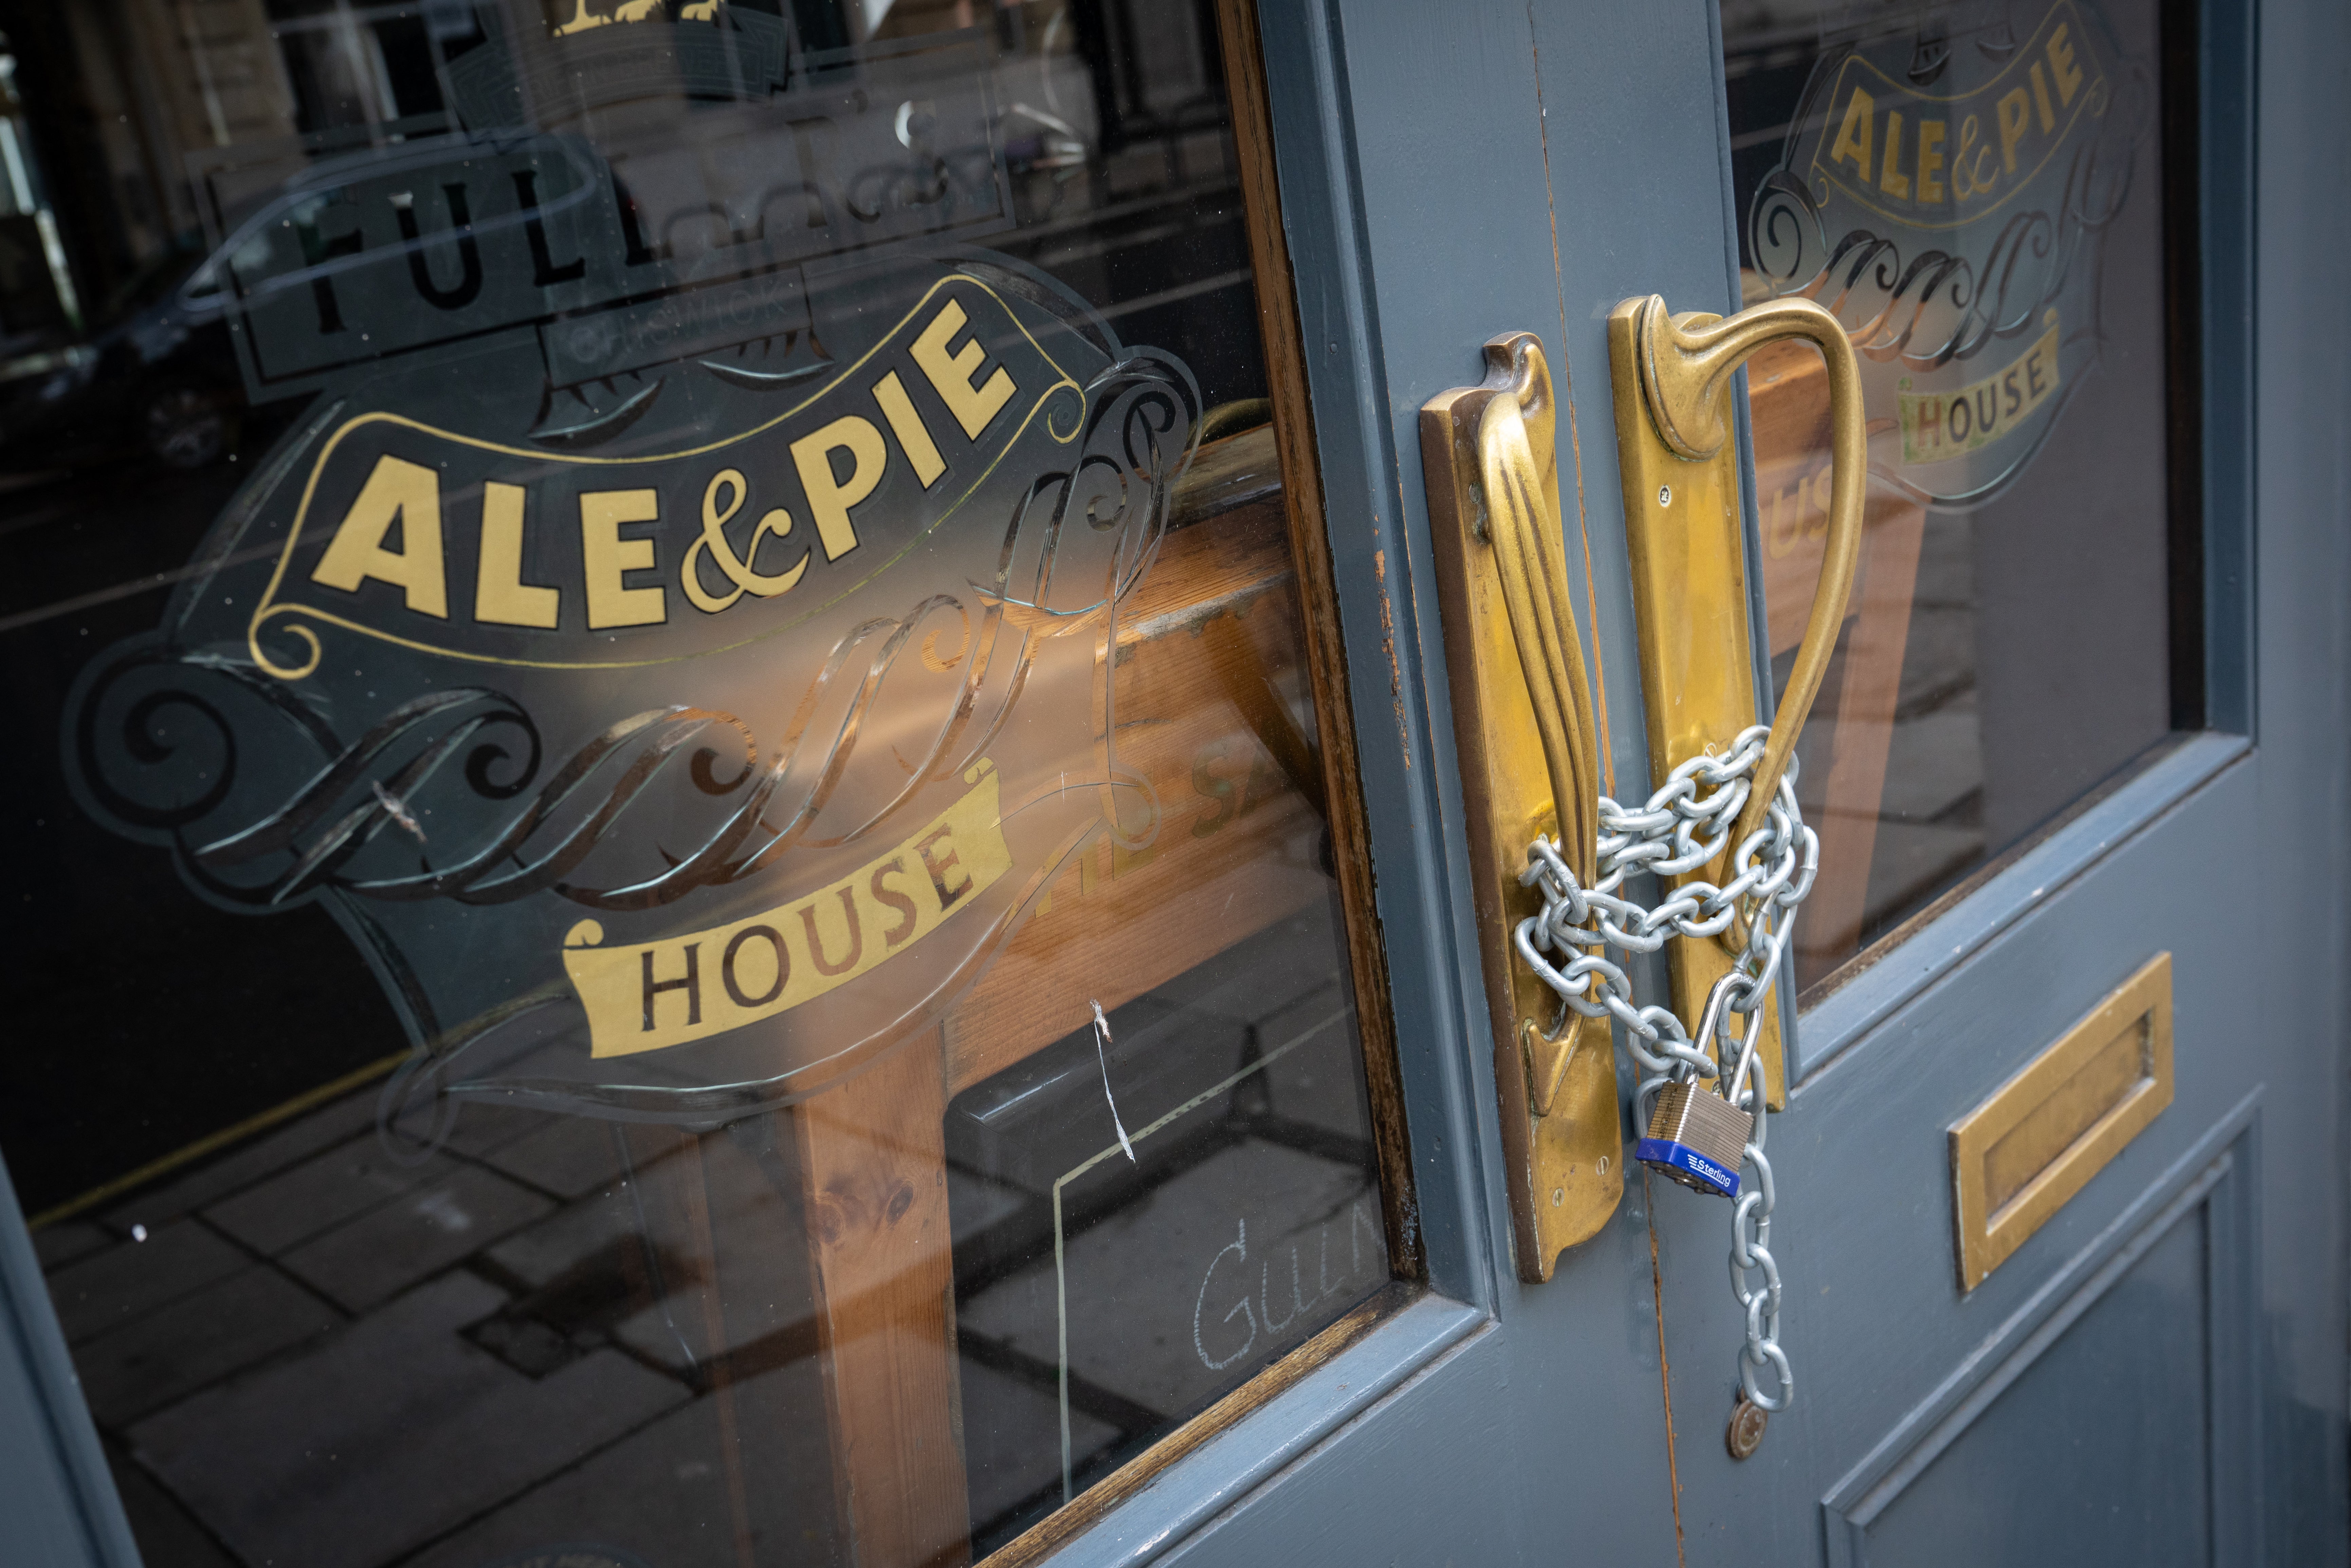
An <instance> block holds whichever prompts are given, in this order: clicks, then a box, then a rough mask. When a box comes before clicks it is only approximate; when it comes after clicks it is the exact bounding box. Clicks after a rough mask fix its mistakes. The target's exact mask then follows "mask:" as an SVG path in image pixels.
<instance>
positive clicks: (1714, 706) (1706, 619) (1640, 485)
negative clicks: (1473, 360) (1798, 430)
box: [1608, 300, 1788, 1111]
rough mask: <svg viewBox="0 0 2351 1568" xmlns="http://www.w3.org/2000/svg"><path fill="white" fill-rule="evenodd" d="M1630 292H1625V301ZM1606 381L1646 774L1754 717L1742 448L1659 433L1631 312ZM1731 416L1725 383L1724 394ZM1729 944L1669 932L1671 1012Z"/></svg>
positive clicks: (1781, 1098) (1704, 985) (1772, 1069)
mask: <svg viewBox="0 0 2351 1568" xmlns="http://www.w3.org/2000/svg"><path fill="white" fill-rule="evenodd" d="M1635 303H1636V302H1635V301H1629V300H1628V301H1627V302H1626V304H1627V305H1628V306H1630V305H1632V304H1635ZM1608 349H1609V357H1610V367H1609V368H1610V371H1611V376H1610V380H1611V381H1612V382H1613V383H1614V394H1615V403H1616V460H1617V466H1618V469H1619V471H1620V472H1621V474H1622V476H1623V477H1624V482H1625V542H1626V544H1627V546H1628V547H1629V552H1630V556H1631V564H1632V569H1633V608H1634V612H1635V619H1636V621H1637V622H1638V634H1639V638H1640V647H1641V695H1642V700H1643V703H1644V706H1646V709H1647V716H1648V725H1649V768H1650V771H1651V772H1652V773H1653V774H1654V775H1655V779H1654V783H1656V784H1663V783H1664V782H1665V781H1666V779H1667V776H1668V775H1669V774H1671V773H1672V772H1673V770H1674V769H1675V768H1678V767H1680V766H1681V765H1682V764H1683V763H1685V762H1687V761H1688V760H1689V759H1690V758H1693V757H1696V756H1698V754H1700V753H1701V752H1703V751H1705V750H1706V749H1707V748H1708V747H1714V748H1715V749H1716V750H1718V751H1719V750H1723V749H1725V748H1727V747H1728V746H1729V741H1730V739H1731V737H1733V736H1736V735H1737V734H1738V733H1739V732H1740V730H1743V729H1745V728H1746V727H1748V726H1750V725H1751V724H1753V723H1754V722H1755V717H1756V712H1757V708H1756V703H1755V674H1754V651H1753V649H1754V645H1753V643H1752V642H1751V641H1750V633H1749V629H1748V619H1747V564H1746V556H1745V553H1744V549H1743V540H1742V535H1741V530H1740V510H1739V452H1738V448H1737V447H1736V446H1735V445H1734V444H1729V443H1726V444H1724V445H1723V446H1722V447H1721V449H1720V450H1719V451H1718V452H1717V453H1716V454H1715V455H1713V456H1712V457H1708V458H1705V459H1703V460H1699V461H1692V460H1690V459H1688V458H1685V457H1679V456H1677V455H1675V454H1674V453H1673V452H1672V451H1671V450H1670V449H1669V448H1668V447H1667V445H1666V444H1665V442H1664V441H1663V440H1661V439H1659V437H1658V435H1657V433H1656V428H1655V427H1654V426H1653V425H1652V424H1651V423H1650V421H1649V418H1648V415H1647V413H1646V411H1645V410H1644V409H1643V407H1642V404H1641V400H1640V373H1639V371H1638V369H1637V367H1636V365H1635V318H1634V315H1633V313H1632V312H1631V311H1630V310H1629V309H1626V308H1619V309H1618V310H1617V312H1616V314H1615V316H1614V317H1613V318H1611V319H1610V320H1609V323H1608ZM1719 395H1720V397H1721V398H1722V399H1723V401H1724V410H1723V417H1724V419H1725V421H1726V422H1727V421H1728V419H1729V398H1730V396H1731V390H1730V389H1729V387H1725V388H1724V389H1723V390H1722V392H1720V394H1719ZM1729 858H1730V856H1729V851H1725V852H1723V854H1722V855H1721V856H1720V857H1719V858H1718V859H1717V860H1716V861H1714V862H1711V863H1709V864H1708V865H1704V866H1701V867H1699V868H1698V870H1696V871H1694V872H1691V873H1688V874H1687V875H1685V876H1678V877H1668V878H1666V879H1665V882H1666V883H1667V886H1669V887H1670V886H1674V885H1677V884H1679V883H1684V882H1689V881H1693V880H1697V879H1699V878H1703V879H1705V880H1706V881H1708V882H1711V883H1715V884H1716V885H1717V886H1719V885H1721V884H1722V883H1725V882H1728V881H1729V872H1728V871H1727V870H1726V869H1725V866H1726V863H1727V862H1729ZM1732 957H1733V954H1732V950H1731V949H1730V948H1729V946H1728V945H1726V944H1725V943H1724V942H1722V941H1720V940H1719V939H1718V940H1713V941H1708V940H1703V939H1696V938H1677V939H1676V940H1674V941H1673V942H1670V943H1668V944H1667V968H1668V971H1669V972H1670V974H1671V975H1672V977H1673V1009H1674V1011H1675V1012H1676V1013H1677V1014H1679V1015H1680V1016H1681V1017H1683V1018H1685V1019H1697V1017H1698V1014H1699V1012H1700V1010H1701V1009H1704V1008H1705V1006H1706V997H1707V993H1708V991H1709V990H1712V989H1713V988H1714V983H1715V982H1716V981H1717V980H1719V979H1720V978H1722V977H1723V976H1725V975H1727V974H1729V972H1730V967H1731V960H1732ZM1780 1011H1781V1009H1780V1003H1779V998H1778V997H1777V996H1776V995H1775V996H1774V997H1773V998H1772V999H1771V1002H1770V1003H1768V1004H1767V1005H1766V1006H1765V1007H1764V1009H1763V1010H1762V1011H1761V1014H1760V1015H1758V1016H1760V1017H1761V1019H1762V1022H1763V1043H1762V1046H1761V1051H1760V1054H1761V1060H1762V1062H1763V1068H1764V1079H1765V1082H1766V1083H1767V1085H1768V1087H1769V1094H1768V1096H1767V1103H1769V1104H1770V1106H1771V1109H1772V1110H1774V1111H1778V1110H1782V1109H1784V1108H1785V1107H1786V1105H1787V1103H1788V1074H1787V1065H1786V1058H1785V1053H1784V1052H1783V1051H1782V1049H1781V1044H1780Z"/></svg>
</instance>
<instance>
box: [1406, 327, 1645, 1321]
mask: <svg viewBox="0 0 2351 1568" xmlns="http://www.w3.org/2000/svg"><path fill="white" fill-rule="evenodd" d="M1498 341H1499V340H1498ZM1538 351H1539V350H1538ZM1507 380H1508V378H1507V376H1506V375H1505V374H1503V373H1502V372H1499V371H1497V372H1496V373H1495V374H1493V375H1489V379H1488V382H1487V384H1486V385H1484V386H1480V387H1464V388H1457V389H1456V390H1454V391H1452V392H1446V393H1443V394H1441V395H1440V396H1438V397H1436V398H1434V399H1431V400H1430V401H1429V402H1427V403H1426V405H1424V406H1423V408H1422V410H1421V415H1420V445H1421V460H1422V463H1423V465H1424V469H1425V473H1426V482H1427V488H1428V510H1429V531H1430V534H1431V537H1432V539H1433V541H1434V545H1435V549H1434V551H1433V554H1434V557H1435V564H1436V569H1437V591H1438V594H1439V602H1440V604H1441V606H1442V611H1443V614H1444V619H1445V655H1446V664H1447V674H1448V675H1449V676H1450V680H1451V685H1452V691H1453V734H1454V741H1455V744H1456V746H1457V747H1458V751H1459V754H1460V763H1461V792H1462V797H1463V803H1464V806H1465V809H1466V810H1467V813H1468V837H1469V852H1470V883H1471V888H1472V892H1473V894H1474V895H1475V897H1476V900H1477V918H1478V930H1479V956H1480V958H1481V961H1482V963H1483V966H1484V971H1485V979H1486V999H1487V1006H1488V1009H1489V1013H1490V1015H1491V1018H1492V1022H1493V1029H1494V1081H1495V1084H1496V1087H1497V1089H1498V1090H1499V1095H1500V1101H1501V1124H1502V1138H1503V1142H1504V1144H1505V1145H1506V1151H1507V1154H1508V1156H1509V1170H1510V1217H1511V1220H1512V1223H1513V1228H1514V1233H1515V1236H1516V1239H1517V1255H1518V1270H1519V1276H1520V1278H1521V1279H1523V1280H1529V1281H1542V1280H1548V1279H1550V1278H1551V1277H1552V1270H1554V1269H1555V1268H1556V1266H1557V1263H1558V1259H1559V1255H1560V1253H1561V1252H1562V1251H1563V1250H1564V1249H1567V1248H1570V1247H1573V1246H1574V1245H1576V1244H1577V1243H1578V1242H1581V1241H1584V1240H1587V1239H1590V1238H1591V1237H1592V1236H1593V1234H1594V1233H1595V1232H1597V1231H1598V1230H1599V1229H1600V1228H1601V1227H1602V1226H1603V1225H1604V1224H1606V1223H1607V1221H1608V1217H1609V1216H1610V1215H1611V1214H1613V1213H1614V1212H1615V1208H1616V1204H1617V1201H1618V1199H1619V1198H1621V1197H1623V1195H1624V1190H1625V1171H1624V1149H1625V1145H1624V1134H1623V1130H1622V1122H1621V1113H1620V1112H1619V1110H1618V1108H1617V1098H1616V1058H1615V1048H1614V1043H1613V1041H1612V1040H1611V1038H1610V1030H1609V1028H1608V1021H1607V1020H1606V1019H1583V1018H1582V1017H1580V1016H1579V1015H1577V1014H1574V1013H1573V1012H1568V1013H1567V1014H1566V1018H1565V1020H1564V1021H1563V1025H1562V1021H1561V1017H1560V1015H1561V1014H1562V1012H1563V1011H1565V1009H1562V1007H1561V1005H1560V1002H1559V999H1558V998H1556V997H1554V996H1553V995H1552V993H1551V991H1550V990H1549V989H1548V988H1545V987H1544V985H1543V984H1542V982H1541V980H1539V979H1537V978H1536V977H1535V976H1534V975H1533V974H1532V972H1531V971H1530V970H1529V969H1528V967H1527V966H1526V965H1525V964H1524V963H1523V962H1521V961H1520V959H1519V956H1518V955H1517V953H1516V952H1515V950H1514V949H1513V947H1512V945H1511V935H1512V933H1513V932H1514V931H1515V930H1516V929H1517V926H1518V923H1519V922H1520V920H1522V919H1524V918H1525V917H1526V916H1528V915H1533V914H1536V913H1537V912H1539V911H1540V909H1541V897H1540V896H1539V895H1538V894H1536V893H1535V892H1533V891H1532V890H1531V889H1528V888H1524V887H1521V886H1520V885H1519V880H1518V879H1519V873H1520V872H1521V871H1522V870H1524V869H1525V867H1526V863H1527V861H1526V851H1527V844H1528V841H1530V840H1531V839H1532V838H1533V837H1534V836H1535V835H1536V834H1537V833H1551V832H1554V831H1556V816H1555V813H1554V811H1553V808H1552V790H1551V785H1550V781H1549V777H1548V775H1547V774H1546V771H1545V765H1544V753H1543V747H1542V741H1541V735H1540V733H1539V732H1538V730H1537V728H1536V724H1535V717H1534V709H1533V705H1532V702H1531V699H1530V698H1529V696H1528V688H1527V681H1526V676H1525V673H1524V670H1523V668H1522V666H1521V665H1520V660H1519V653H1518V646H1517V643H1516V642H1515V641H1514V639H1513V637H1512V634H1511V629H1510V616H1509V612H1508V611H1507V609H1506V608H1505V606H1504V602H1503V597H1502V588H1501V583H1500V580H1499V573H1498V570H1497V567H1496V562H1495V552H1494V550H1493V549H1492V548H1490V546H1489V544H1488V542H1487V540H1486V538H1484V537H1483V535H1482V533H1481V531H1480V517H1481V512H1482V507H1481V497H1479V495H1478V493H1477V492H1478V487H1479V454H1478V446H1477V442H1478V431H1479V418H1480V416H1481V415H1482V413H1484V410H1485V406H1486V403H1487V402H1488V401H1489V400H1490V399H1492V398H1495V397H1498V396H1500V397H1507V396H1510V395H1511V394H1510V391H1509V388H1508V385H1507ZM1545 382H1546V385H1545V392H1546V393H1547V392H1548V378H1547V377H1546V378H1545ZM1533 445H1534V450H1535V454H1536V461H1537V463H1538V465H1539V466H1540V467H1541V471H1542V481H1543V484H1542V488H1543V489H1544V491H1545V492H1546V494H1545V496H1544V497H1542V498H1543V499H1544V500H1545V501H1547V502H1548V507H1547V511H1548V517H1549V519H1550V526H1551V527H1552V528H1557V527H1558V526H1559V516H1560V513H1559V479H1558V472H1557V467H1556V461H1555V455H1554V452H1553V448H1552V443H1551V441H1550V440H1549V439H1543V440H1540V441H1536V442H1535V443H1533ZM1561 1027H1563V1028H1564V1029H1565V1030H1570V1031H1572V1033H1571V1034H1570V1035H1569V1036H1568V1038H1567V1040H1566V1044H1567V1049H1568V1051H1569V1053H1570V1054H1569V1058H1568V1061H1567V1065H1566V1069H1565V1071H1564V1072H1563V1073H1562V1075H1561V1078H1560V1082H1559V1089H1558V1092H1557V1094H1556V1095H1555V1096H1554V1098H1553V1100H1552V1105H1551V1109H1550V1112H1549V1113H1548V1114H1538V1113H1536V1111H1535V1108H1534V1106H1533V1104H1532V1103H1531V1094H1530V1092H1529V1085H1528V1081H1529V1079H1530V1077H1531V1076H1533V1075H1534V1073H1533V1071H1532V1064H1531V1061H1530V1057H1531V1054H1533V1053H1532V1052H1531V1051H1530V1049H1529V1047H1530V1044H1531V1040H1530V1038H1529V1037H1530V1034H1531V1033H1532V1032H1538V1031H1543V1030H1554V1029H1557V1028H1561ZM1547 1049H1548V1048H1546V1050H1547Z"/></svg>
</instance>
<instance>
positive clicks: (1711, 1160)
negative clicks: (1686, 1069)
mask: <svg viewBox="0 0 2351 1568" xmlns="http://www.w3.org/2000/svg"><path fill="white" fill-rule="evenodd" d="M1743 985H1744V982H1743V981H1742V979H1741V978H1740V974H1739V972H1738V971H1737V970H1735V969H1734V970H1732V971H1731V972H1730V973H1729V974H1728V975H1725V976H1723V977H1722V978H1720V979H1719V980H1717V981H1716V982H1715V983H1714V988H1713V989H1712V990H1710V991H1708V993H1707V996H1706V1010H1705V1011H1704V1013H1703V1014H1701V1015H1700V1017H1699V1019H1698V1036H1697V1039H1698V1044H1699V1045H1700V1047H1701V1048H1703V1047H1705V1046H1707V1045H1709V1044H1711V1043H1712V1042H1713V1040H1715V1038H1716V1036H1717V1035H1719V1033H1720V1032H1721V1030H1722V1018H1723V1012H1724V1010H1725V1009H1727V1008H1728V1007H1729V1003H1730V994H1731V992H1732V991H1733V990H1735V989H1739V988H1742V987H1743ZM1762 1038H1763V1031H1762V1030H1761V1029H1760V1028H1758V1027H1757V1026H1756V1025H1755V1024H1754V1023H1752V1022H1750V1023H1749V1025H1748V1026H1747V1035H1746V1038H1745V1039H1744V1040H1742V1041H1740V1046H1741V1049H1740V1053H1739V1067H1738V1070H1737V1071H1734V1072H1732V1073H1731V1074H1730V1078H1729V1088H1728V1090H1727V1092H1725V1093H1722V1094H1717V1093H1714V1092H1710V1091H1708V1090H1706V1089H1702V1088H1700V1087H1698V1082H1697V1081H1696V1080H1694V1079H1689V1078H1681V1079H1677V1080H1675V1081H1674V1082H1671V1083H1668V1084H1667V1085H1666V1086H1665V1088H1664V1089H1663V1090H1662V1091H1660V1092H1659V1093H1658V1095H1657V1108H1656V1110H1655V1111H1653V1112H1651V1113H1649V1135H1648V1136H1647V1137H1646V1138H1643V1139H1642V1140H1641V1141H1640V1142H1639V1143H1637V1144H1635V1145H1633V1157H1634V1158H1635V1159H1637V1160H1639V1161H1640V1162H1641V1163H1642V1164H1643V1165H1645V1166H1648V1167H1649V1168H1650V1169H1651V1170H1653V1171H1656V1173H1657V1174H1658V1175H1660V1176H1671V1177H1673V1178H1674V1180H1676V1181H1677V1182H1679V1183H1681V1184H1682V1185H1683V1186H1686V1187H1688V1188H1690V1189H1692V1190H1693V1191H1696V1192H1704V1193H1713V1194H1717V1195H1719V1196H1720V1197H1738V1196H1739V1167H1740V1166H1741V1165H1744V1164H1745V1163H1746V1160H1747V1140H1748V1137H1749V1136H1750V1134H1752V1133H1753V1132H1754V1131H1755V1118H1754V1116H1753V1115H1752V1114H1750V1113H1748V1112H1745V1111H1742V1110H1740V1108H1739V1107H1738V1106H1737V1105H1736V1104H1734V1103H1732V1102H1733V1100H1734V1099H1736V1098H1737V1097H1739V1096H1740V1095H1741V1094H1742V1093H1743V1092H1744V1091H1745V1089H1746V1086H1747V1075H1748V1073H1749V1072H1750V1071H1752V1070H1753V1069H1754V1066H1755V1046H1756V1042H1757V1041H1759V1040H1761V1039H1762ZM1722 1060H1723V1061H1729V1053H1728V1052H1727V1051H1726V1052H1725V1053H1724V1055H1723V1057H1722Z"/></svg>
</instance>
